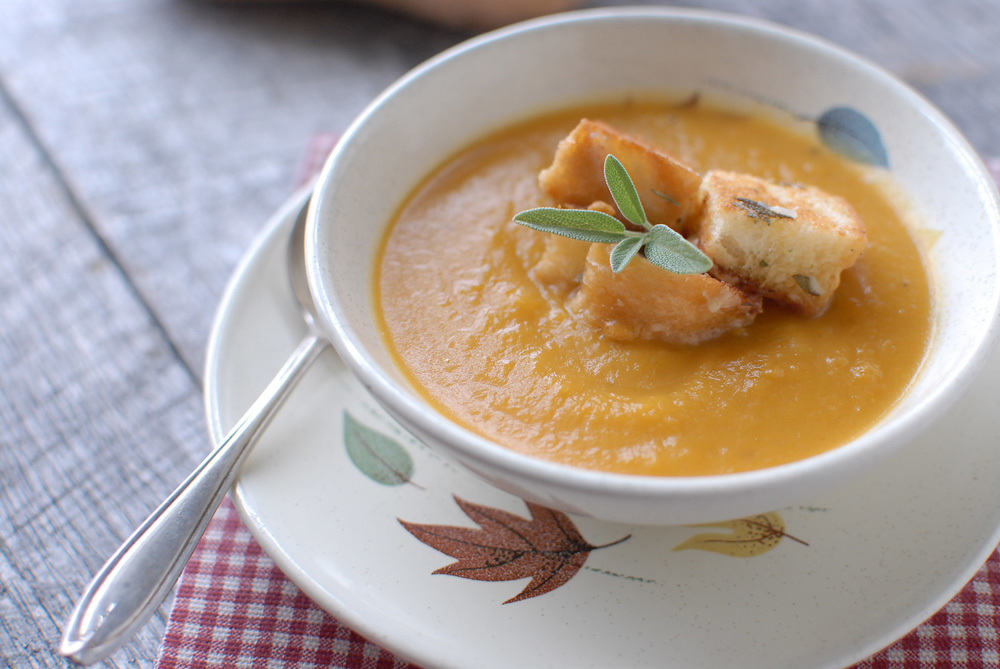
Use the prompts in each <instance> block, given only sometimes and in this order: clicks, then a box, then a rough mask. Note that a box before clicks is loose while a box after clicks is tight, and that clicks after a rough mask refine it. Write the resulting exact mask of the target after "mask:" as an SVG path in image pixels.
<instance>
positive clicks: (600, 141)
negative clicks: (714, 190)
mask: <svg viewBox="0 0 1000 669" xmlns="http://www.w3.org/2000/svg"><path fill="white" fill-rule="evenodd" d="M609 153H610V154H614V156H615V157H616V158H618V160H620V161H621V163H622V165H624V166H625V169H626V170H627V171H628V173H629V176H631V177H632V182H633V183H634V184H635V187H636V190H637V191H638V192H639V199H640V200H641V201H642V206H643V209H645V210H646V218H648V219H649V220H650V221H651V222H652V223H654V224H656V223H662V224H663V225H668V226H670V227H671V228H674V229H675V230H677V231H678V232H680V233H681V234H684V232H685V230H684V225H685V223H686V221H687V219H688V216H690V215H691V214H692V213H693V212H694V211H695V210H696V208H697V205H698V202H699V200H698V185H699V183H700V182H701V177H700V176H699V175H698V173H697V172H695V171H694V170H692V169H691V168H690V167H688V166H687V165H684V164H683V163H681V162H678V161H676V160H674V159H673V158H671V157H670V156H668V155H666V154H664V153H661V152H659V151H657V150H656V149H654V148H652V147H650V146H648V145H646V144H644V143H642V142H640V141H639V140H638V139H635V138H634V137H630V136H628V135H626V134H623V133H620V132H618V131H617V130H615V129H614V128H612V127H611V126H609V125H606V124H604V123H599V122H597V121H590V120H588V119H583V120H582V121H580V123H579V124H578V125H577V126H576V128H574V129H573V132H571V133H570V134H569V135H567V136H566V137H565V138H564V139H563V140H562V141H560V142H559V147H558V149H556V155H555V159H554V160H553V162H552V165H551V166H549V167H548V168H547V169H544V170H542V171H541V173H539V175H538V181H539V183H540V184H541V186H542V189H543V190H544V191H545V192H547V193H548V194H549V195H551V196H552V197H553V198H555V199H556V201H558V202H561V203H563V204H569V205H574V206H583V205H586V204H587V203H588V202H593V201H594V200H602V199H603V200H607V199H609V197H610V193H608V187H607V184H605V182H604V160H605V158H607V156H608V154H609ZM654 191H656V192H654ZM657 192H659V193H661V195H657ZM664 196H666V197H664ZM667 198H670V199H667ZM671 200H673V202H671Z"/></svg>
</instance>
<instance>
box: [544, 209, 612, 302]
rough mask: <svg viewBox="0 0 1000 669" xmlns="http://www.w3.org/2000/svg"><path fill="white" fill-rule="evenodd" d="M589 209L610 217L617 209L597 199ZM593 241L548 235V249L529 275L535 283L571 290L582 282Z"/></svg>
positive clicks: (546, 242) (546, 239)
mask: <svg viewBox="0 0 1000 669" xmlns="http://www.w3.org/2000/svg"><path fill="white" fill-rule="evenodd" d="M587 209H590V210H591V211H599V212H601V213H604V214H608V215H609V216H615V215H616V214H617V213H618V212H617V211H615V208H614V207H612V206H611V205H610V204H608V203H607V202H604V201H601V200H596V201H594V202H592V203H591V204H590V206H589V207H587ZM589 250H590V242H581V241H579V240H577V239H570V238H569V237H563V236H562V235H545V250H544V251H542V257H541V258H539V259H538V262H537V263H535V266H534V267H532V268H531V270H530V271H529V273H528V274H529V276H530V277H531V279H532V280H533V281H535V282H536V283H539V284H542V285H544V286H548V287H549V288H555V289H556V290H559V291H561V292H563V293H568V292H569V291H571V290H573V289H574V288H576V287H577V285H579V283H580V280H581V279H582V278H583V268H584V266H585V265H586V262H587V251H589Z"/></svg>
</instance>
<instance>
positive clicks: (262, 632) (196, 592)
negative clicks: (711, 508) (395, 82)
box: [156, 135, 1000, 669]
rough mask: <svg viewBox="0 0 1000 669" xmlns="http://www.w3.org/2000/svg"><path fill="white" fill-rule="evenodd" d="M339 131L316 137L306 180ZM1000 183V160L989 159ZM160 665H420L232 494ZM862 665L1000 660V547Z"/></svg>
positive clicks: (177, 607) (182, 599)
mask: <svg viewBox="0 0 1000 669" xmlns="http://www.w3.org/2000/svg"><path fill="white" fill-rule="evenodd" d="M335 140H336V136H335V135H321V136H317V137H316V138H315V139H314V141H313V142H312V145H311V147H310V151H309V153H308V156H307V159H306V161H305V163H304V166H303V169H302V171H301V173H300V181H302V182H305V181H306V180H307V179H308V178H309V177H310V176H311V175H312V174H314V173H315V172H316V171H317V170H318V168H319V167H320V165H321V164H322V160H323V158H324V157H325V156H326V155H327V153H328V152H329V150H330V148H331V147H332V146H333V143H334V142H335ZM987 166H988V167H989V168H990V171H991V172H992V173H993V175H994V178H996V179H997V181H998V183H1000V159H991V160H988V161H987ZM156 666H157V669H174V668H179V667H227V668H228V667H269V668H272V669H288V668H291V667H298V668H309V669H311V668H313V667H348V668H350V669H357V668H359V667H361V668H364V669H389V668H396V667H412V666H414V665H411V664H409V663H407V662H405V661H403V660H400V659H399V658H397V657H395V656H394V655H392V654H391V653H390V652H389V651H387V650H384V649H383V648H380V647H379V646H376V645H375V644H373V643H371V642H369V641H368V640H366V639H365V638H364V637H361V636H359V635H358V634H355V633H354V632H353V631H351V630H350V629H349V628H347V627H346V626H344V625H342V624H341V623H340V622H338V621H337V620H336V619H335V618H333V617H332V616H330V615H329V614H327V613H326V612H325V611H323V610H322V609H321V608H319V607H318V606H317V605H316V604H314V603H313V602H312V601H311V600H310V599H309V598H308V597H306V596H305V595H304V594H303V593H302V591H301V590H299V589H298V587H296V586H295V585H294V584H293V583H292V582H291V581H289V580H288V579H287V578H286V577H285V575H284V574H283V573H282V572H281V571H280V570H279V569H278V568H277V567H276V566H275V565H274V563H273V562H272V561H271V560H270V558H268V557H267V555H266V554H265V553H264V551H263V550H262V549H261V548H260V546H258V545H257V543H256V542H255V541H254V539H253V537H252V536H251V535H250V532H249V531H248V530H247V529H246V528H245V527H244V526H243V524H242V522H241V521H240V519H239V516H238V514H237V513H236V509H235V508H234V507H233V505H232V503H231V502H229V501H228V500H227V501H226V502H225V503H223V505H222V506H221V507H220V508H219V511H218V512H217V513H216V514H215V517H214V518H213V519H212V521H211V523H210V524H209V526H208V530H207V531H206V533H205V536H204V537H203V538H202V540H201V542H200V543H199V544H198V546H197V547H196V548H195V551H194V555H193V556H192V558H191V561H190V562H189V563H188V565H187V567H186V568H185V570H184V573H183V574H182V575H181V578H180V582H179V584H178V586H177V593H176V596H175V598H174V605H173V609H172V610H171V612H170V620H169V623H168V625H167V633H166V636H165V637H164V639H163V646H162V648H161V650H160V657H159V660H158V661H157V665H156ZM856 666H857V667H858V668H863V669H869V668H871V669H875V668H878V669H889V668H891V669H918V668H919V669H924V668H925V667H969V668H973V667H976V668H978V667H1000V553H998V552H994V553H993V554H992V555H991V556H990V558H989V560H987V562H986V564H984V565H983V567H982V568H981V569H980V570H979V571H978V572H977V573H976V575H975V577H974V578H973V579H972V580H971V581H970V582H969V583H968V584H967V585H966V586H965V588H963V589H962V591H961V592H960V593H959V594H958V595H956V596H955V598H954V599H952V600H951V601H950V602H948V604H947V605H945V607H944V608H943V609H941V610H940V611H938V612H937V613H936V614H934V615H933V616H932V617H931V618H930V619H928V620H927V621H925V622H924V623H923V624H922V625H920V626H919V627H918V628H916V629H915V630H913V631H912V632H910V633H909V634H908V635H906V636H905V637H903V638H902V639H900V640H899V641H897V642H896V643H894V644H893V645H891V646H889V647H888V648H885V649H883V650H882V651H880V652H879V653H876V654H875V655H873V656H871V657H870V658H868V659H867V660H865V661H863V662H861V663H859V664H858V665H856Z"/></svg>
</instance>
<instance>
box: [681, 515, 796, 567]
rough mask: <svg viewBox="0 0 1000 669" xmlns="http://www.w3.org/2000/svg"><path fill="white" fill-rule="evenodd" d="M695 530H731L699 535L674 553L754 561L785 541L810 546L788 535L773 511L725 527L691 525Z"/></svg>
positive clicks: (710, 524)
mask: <svg viewBox="0 0 1000 669" xmlns="http://www.w3.org/2000/svg"><path fill="white" fill-rule="evenodd" d="M692 527H722V528H725V529H728V530H729V532H702V533H701V534H696V535H694V536H693V537H690V538H689V539H687V540H686V541H683V542H681V543H679V544H678V545H676V546H674V550H675V551H683V550H690V549H692V548H696V549H698V550H703V551H712V552H713V553H721V554H722V555H729V556H731V557H754V556H755V555H760V554H761V553H766V552H768V551H769V550H771V549H772V548H774V547H775V546H777V545H778V543H780V542H781V540H782V539H785V538H788V539H791V540H792V541H797V542H798V543H800V544H802V545H804V546H808V545H809V544H807V543H806V542H805V541H802V540H801V539H799V538H797V537H793V536H792V535H790V534H788V533H787V532H785V521H784V519H782V517H781V516H780V515H778V514H777V513H774V512H773V511H772V512H771V513H762V514H759V515H756V516H748V517H746V518H737V519H736V520H727V521H725V522H722V523H708V524H706V525H692Z"/></svg>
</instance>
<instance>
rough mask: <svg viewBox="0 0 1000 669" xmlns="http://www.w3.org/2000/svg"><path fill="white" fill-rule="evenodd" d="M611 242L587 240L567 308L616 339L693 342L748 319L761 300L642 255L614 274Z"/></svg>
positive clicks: (713, 335) (741, 323) (716, 281)
mask: <svg viewBox="0 0 1000 669" xmlns="http://www.w3.org/2000/svg"><path fill="white" fill-rule="evenodd" d="M610 254H611V247H610V246H609V245H606V244H592V245H591V247H590V251H589V252H588V253H587V262H586V268H585V270H584V273H583V283H582V285H581V287H580V290H579V292H578V293H577V295H576V296H575V297H574V298H573V300H572V301H571V303H570V310H571V311H572V312H574V313H577V314H580V315H582V316H583V317H584V318H586V319H587V320H588V321H589V322H590V323H591V324H592V325H594V326H595V327H597V328H600V329H601V330H602V332H603V334H604V336H605V337H607V338H609V339H613V340H617V341H633V340H640V339H643V340H659V341H664V342H668V343H671V344H698V343H700V342H703V341H706V340H708V339H713V338H715V337H718V336H719V335H721V334H723V333H724V332H726V331H728V330H731V329H733V328H738V327H743V326H746V325H749V324H750V323H752V322H753V320H754V318H756V317H757V314H759V313H760V312H761V309H762V303H761V302H762V301H761V298H760V297H759V296H757V295H753V294H750V293H746V292H744V291H741V290H739V289H738V288H735V287H733V286H730V285H729V284H726V283H724V282H722V281H719V280H718V279H715V278H712V277H711V276H709V275H708V274H673V273H671V272H667V271H665V270H663V269H660V268H659V267H656V266H655V265H653V264H652V263H650V262H649V261H648V260H646V259H645V258H643V257H642V256H641V255H639V256H636V257H635V258H633V259H632V262H630V263H629V264H628V266H627V267H625V269H623V270H622V271H621V272H619V273H618V274H615V273H614V272H612V271H611V266H610Z"/></svg>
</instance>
